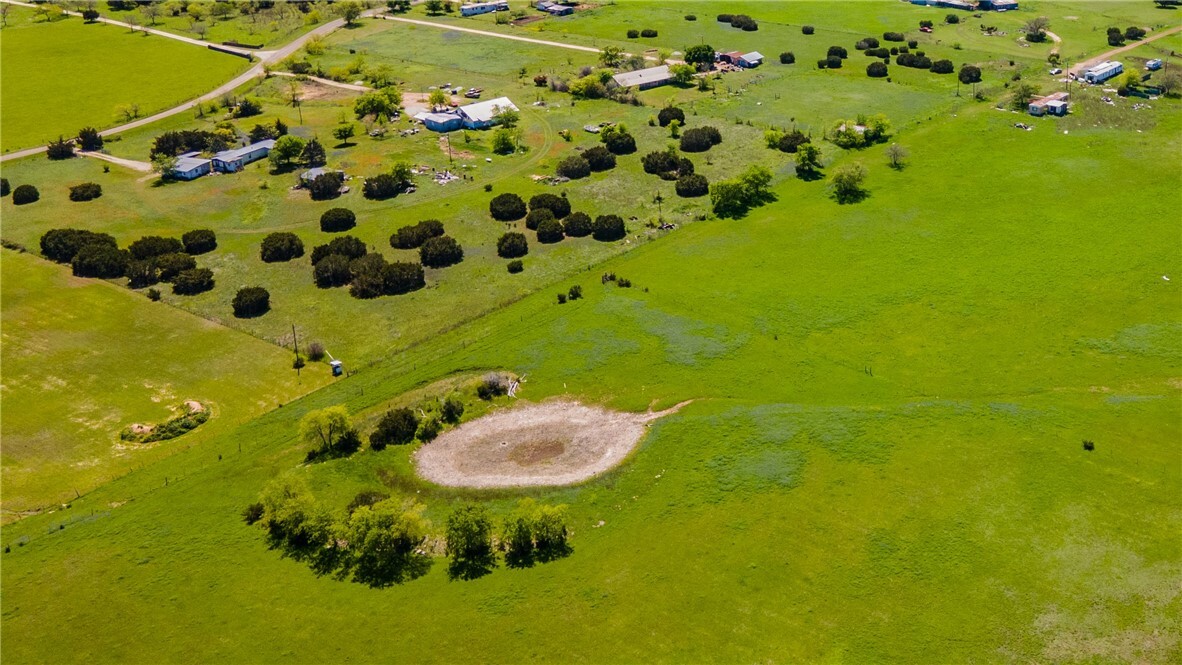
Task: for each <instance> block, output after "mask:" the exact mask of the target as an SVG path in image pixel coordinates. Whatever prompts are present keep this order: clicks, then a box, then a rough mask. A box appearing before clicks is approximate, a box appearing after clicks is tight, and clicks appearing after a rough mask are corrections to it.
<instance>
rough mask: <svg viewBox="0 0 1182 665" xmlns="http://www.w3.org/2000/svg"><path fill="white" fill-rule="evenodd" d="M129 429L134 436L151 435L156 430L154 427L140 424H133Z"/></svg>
mask: <svg viewBox="0 0 1182 665" xmlns="http://www.w3.org/2000/svg"><path fill="white" fill-rule="evenodd" d="M128 429H130V430H131V433H132V434H150V433H151V432H152V430H153V429H154V427H153V426H152V425H143V424H140V423H132V425H131V427H130V428H128Z"/></svg>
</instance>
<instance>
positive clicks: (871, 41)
mask: <svg viewBox="0 0 1182 665" xmlns="http://www.w3.org/2000/svg"><path fill="white" fill-rule="evenodd" d="M862 41H864V42H866V48H878V39H877V38H875V37H867V38H866V39H863V40H862Z"/></svg>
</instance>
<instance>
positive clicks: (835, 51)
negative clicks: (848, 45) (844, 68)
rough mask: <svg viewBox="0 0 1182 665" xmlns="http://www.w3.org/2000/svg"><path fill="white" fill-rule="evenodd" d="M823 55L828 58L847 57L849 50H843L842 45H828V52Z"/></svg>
mask: <svg viewBox="0 0 1182 665" xmlns="http://www.w3.org/2000/svg"><path fill="white" fill-rule="evenodd" d="M825 56H826V57H828V58H832V57H833V56H837V57H838V58H842V59H844V58H848V57H849V52H848V51H846V50H845V47H844V46H830V47H829V52H828V53H826V54H825Z"/></svg>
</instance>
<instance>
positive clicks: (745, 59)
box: [735, 51, 763, 68]
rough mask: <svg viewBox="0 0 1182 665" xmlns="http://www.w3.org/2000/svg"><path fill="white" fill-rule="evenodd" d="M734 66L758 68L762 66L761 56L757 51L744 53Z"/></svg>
mask: <svg viewBox="0 0 1182 665" xmlns="http://www.w3.org/2000/svg"><path fill="white" fill-rule="evenodd" d="M735 64H736V65H738V66H740V67H747V68H750V67H758V66H760V65H762V64H763V54H762V53H760V52H759V51H752V52H750V53H745V54H743V55H741V56H739V57H738V59H737V60H736V61H735Z"/></svg>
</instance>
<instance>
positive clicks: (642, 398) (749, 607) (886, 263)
mask: <svg viewBox="0 0 1182 665" xmlns="http://www.w3.org/2000/svg"><path fill="white" fill-rule="evenodd" d="M1171 104H1173V103H1171ZM1159 116H1160V117H1159V120H1160V121H1159V123H1158V124H1157V126H1156V127H1155V128H1153V129H1152V130H1150V131H1147V132H1144V133H1140V134H1138V133H1136V132H1132V131H1122V130H1114V129H1095V130H1090V131H1079V132H1077V131H1072V132H1070V133H1069V134H1067V135H1064V134H1063V133H1061V132H1059V131H1056V122H1058V121H1056V120H1052V119H1046V120H1039V121H1037V122H1036V129H1035V130H1034V131H1032V132H1026V131H1019V130H1017V129H1014V128H1013V127H1012V126H1011V124H1012V116H1011V115H1010V114H1008V113H1006V114H1003V113H999V112H996V111H993V110H992V109H991V108H990V106H989V105H988V104H982V105H979V106H971V107H967V108H966V109H965V110H964V111H963V112H961V113H958V114H957V117H956V118H945V119H944V120H943V121H941V122H939V123H926V122H925V123H923V124H922V125H920V126H918V127H916V128H914V129H913V130H909V131H908V132H907V133H906V134H905V135H903V136H900V137H899V140H900V142H901V143H903V144H904V145H906V146H907V147H908V148H909V150H910V151H911V158H910V163H909V166H908V167H907V168H905V169H904V170H902V171H899V172H896V171H892V170H891V169H889V168H888V167H887V166H886V164H885V160H884V159H883V158H882V156H881V149H871V150H869V151H866V152H864V153H858V154H847V155H843V156H841V157H840V158H839V159H840V160H841V161H852V160H857V161H861V162H863V163H865V164H866V165H867V166H868V167H869V171H870V176H869V181H868V184H869V187H870V196H869V198H868V199H866V200H865V201H863V202H862V203H859V204H857V205H852V206H840V205H838V204H836V203H835V202H833V201H832V200H830V199H829V198H828V196H827V195H826V193H825V191H824V187H823V184H822V183H804V182H800V181H797V180H794V179H787V180H784V181H782V182H781V183H780V185H779V186H778V187H777V188H776V192H777V195H778V197H779V200H778V202H776V203H774V204H772V205H771V206H769V207H767V208H764V209H761V210H758V211H756V212H754V213H752V214H751V215H750V216H749V217H747V218H745V219H742V220H733V221H707V222H703V223H698V224H693V225H689V226H686V227H684V228H683V229H681V230H679V231H678V232H676V233H673V234H670V236H669V237H667V238H664V239H662V240H660V241H657V242H652V243H648V244H647V245H645V246H643V247H641V248H639V249H637V250H636V251H633V252H629V253H627V254H625V255H624V256H621V257H618V258H615V259H613V260H611V261H609V262H607V263H606V264H603V265H599V266H594V267H593V268H591V269H590V270H586V271H583V272H580V273H579V274H576V275H574V276H572V277H570V278H568V279H565V280H562V281H561V282H560V283H559V284H558V285H556V287H555V288H553V289H547V290H544V291H543V292H541V293H538V294H536V295H532V296H529V297H526V298H525V299H523V300H521V301H520V302H517V303H515V304H513V305H510V306H508V307H505V308H503V309H501V310H500V311H498V312H496V313H493V314H491V315H489V316H486V317H482V318H481V319H479V320H477V321H474V322H472V323H470V324H468V325H465V326H462V327H460V328H458V329H456V330H455V331H452V332H450V333H447V334H444V335H441V336H436V337H433V338H431V339H430V340H428V341H426V342H424V343H422V344H421V345H419V346H418V347H416V348H412V349H410V350H407V351H406V352H404V353H400V354H397V355H392V356H389V357H387V358H385V359H384V360H382V361H381V362H379V363H378V364H375V365H373V366H371V367H366V368H363V369H362V370H361V371H360V372H359V373H357V374H355V375H354V376H353V377H351V378H349V379H347V380H345V381H342V382H340V383H338V384H335V385H334V386H332V387H330V388H327V389H324V390H320V391H318V392H316V393H314V394H312V395H310V396H308V397H306V398H304V399H302V400H299V401H297V402H294V403H290V404H288V405H286V406H285V407H284V408H283V409H280V410H275V411H272V412H270V413H268V414H267V415H265V416H264V417H262V418H260V419H258V420H255V421H253V422H251V423H248V424H246V425H243V426H242V427H240V428H238V429H236V430H235V431H234V432H231V433H228V434H226V435H223V436H219V437H218V438H217V439H216V440H214V441H210V442H208V443H207V444H205V445H202V446H201V447H199V448H193V449H191V450H186V451H184V452H181V453H179V454H177V455H173V456H171V457H169V458H167V459H165V460H161V461H160V462H158V463H156V464H154V465H152V466H151V467H149V468H145V469H143V470H139V471H135V472H133V473H131V474H129V475H127V476H126V477H124V478H122V479H120V480H119V481H117V482H113V483H109V484H107V485H105V486H103V487H101V488H99V489H97V490H96V491H95V492H93V493H92V494H90V495H88V496H86V497H83V499H81V500H79V501H76V502H74V504H73V507H71V508H70V509H69V511H65V512H61V513H55V514H53V515H42V516H36V517H31V518H28V519H25V520H22V521H20V522H18V523H16V524H14V525H10V526H9V527H8V528H6V529H5V533H4V534H3V538H4V544H5V545H16V544H17V543H21V542H24V543H25V544H24V545H23V546H13V547H12V551H11V552H10V553H8V554H5V555H4V556H5V557H6V565H5V567H4V578H3V582H4V591H5V599H6V603H8V604H9V605H8V606H9V607H11V608H14V609H12V610H10V611H8V612H7V613H6V615H5V617H4V619H3V620H4V627H5V630H6V633H7V636H8V637H9V639H7V640H5V642H4V645H3V655H4V657H5V658H6V659H8V660H12V661H13V662H40V661H46V660H56V659H58V658H59V657H60V656H61V655H62V654H70V656H71V657H74V658H77V657H83V658H88V659H92V660H117V661H124V662H126V661H133V662H138V661H143V662H147V661H159V660H169V661H191V660H196V659H200V660H231V661H240V660H251V661H263V662H272V661H279V660H285V659H290V658H295V659H297V660H304V659H307V660H367V659H369V658H372V657H373V654H374V653H377V652H378V651H382V652H390V653H397V654H398V657H399V658H404V659H407V660H414V661H433V662H435V661H439V662H470V661H481V662H487V661H490V660H492V661H526V660H528V661H550V660H554V659H555V657H556V654H561V655H560V656H558V659H561V660H592V661H603V660H610V661H620V662H636V661H646V662H648V661H660V662H685V661H699V660H724V661H736V660H743V661H752V660H771V661H777V660H808V661H821V660H829V661H833V662H893V661H900V660H907V661H916V662H935V661H941V662H943V661H958V662H959V661H968V660H980V659H984V660H1001V661H1014V662H1029V661H1044V662H1075V661H1081V660H1084V661H1086V660H1088V659H1092V660H1099V661H1103V662H1121V661H1150V662H1167V661H1171V660H1175V659H1176V658H1177V657H1178V656H1179V651H1178V649H1179V644H1178V643H1177V642H1176V641H1172V640H1168V639H1155V638H1154V636H1155V635H1156V636H1161V635H1176V634H1177V633H1178V631H1179V629H1180V626H1179V624H1178V619H1177V617H1178V616H1179V610H1180V609H1182V608H1180V607H1179V605H1178V603H1179V601H1178V596H1177V594H1176V593H1175V589H1174V586H1175V584H1174V583H1175V580H1176V579H1177V576H1178V574H1179V573H1180V572H1182V570H1180V568H1179V565H1180V564H1179V554H1180V552H1179V547H1178V543H1177V540H1176V539H1175V538H1174V537H1173V534H1174V533H1176V531H1177V528H1178V526H1179V519H1180V517H1182V513H1180V512H1179V509H1178V499H1177V497H1178V493H1179V490H1180V489H1182V476H1180V474H1179V472H1178V466H1177V464H1176V461H1177V451H1176V441H1177V440H1178V437H1179V435H1182V419H1180V418H1179V412H1178V409H1177V404H1178V398H1179V389H1178V384H1177V377H1178V376H1179V370H1180V369H1182V345H1180V344H1179V343H1178V339H1179V337H1178V333H1179V330H1182V319H1180V317H1179V315H1178V312H1179V308H1178V305H1179V299H1178V295H1177V293H1176V292H1175V288H1176V287H1175V286H1174V284H1176V283H1177V281H1176V275H1177V274H1182V270H1180V269H1182V262H1180V261H1179V258H1178V254H1177V251H1176V243H1174V240H1175V239H1176V223H1175V221H1174V215H1173V214H1172V212H1171V197H1170V196H1169V192H1170V191H1172V190H1173V188H1174V187H1175V186H1176V182H1173V181H1172V180H1171V179H1169V178H1163V179H1160V180H1152V179H1150V180H1146V179H1145V178H1143V177H1142V173H1143V171H1142V169H1140V168H1138V164H1139V162H1140V160H1144V159H1150V160H1154V161H1155V163H1158V164H1172V165H1174V166H1175V167H1176V166H1177V165H1178V155H1179V151H1178V148H1179V143H1178V135H1179V134H1178V132H1179V130H1180V129H1182V123H1180V122H1179V117H1178V115H1177V113H1176V109H1175V108H1174V107H1173V106H1170V107H1168V108H1167V109H1165V110H1160V111H1159ZM950 145H958V146H960V147H961V149H958V150H949V149H948V146H950ZM1031 155H1038V156H1039V159H1031V158H1030V156H1031ZM990 167H992V168H990ZM984 172H988V173H989V174H990V178H989V181H988V182H987V183H986V182H981V180H980V178H978V177H976V176H977V175H979V174H981V173H984ZM950 173H951V174H965V176H966V177H965V178H957V179H950V178H949V177H948V174H950ZM969 176H973V177H969ZM1064 183H1069V189H1068V190H1067V191H1065V190H1064V188H1063V184H1064ZM1134 189H1135V190H1136V191H1139V192H1142V194H1143V197H1142V198H1141V201H1142V202H1143V205H1142V206H1141V207H1139V209H1138V211H1137V214H1135V215H1130V216H1125V217H1120V218H1115V217H1114V216H1112V215H1111V214H1108V211H1109V209H1110V205H1111V201H1112V199H1111V192H1112V191H1114V190H1115V191H1131V190H1134ZM605 270H612V271H614V272H616V273H617V274H620V275H625V276H627V277H629V278H630V279H632V280H633V282H634V284H635V287H634V288H633V289H631V290H624V289H619V288H616V287H612V286H607V287H604V286H601V285H600V283H599V275H600V273H602V272H603V271H605ZM1163 275H1166V276H1170V277H1175V279H1173V280H1171V281H1166V280H1164V279H1163V278H1162V277H1163ZM576 283H577V284H581V285H582V286H583V288H584V289H585V292H586V294H587V295H586V297H585V299H584V300H582V301H578V302H575V303H569V304H567V305H563V306H559V305H557V304H555V303H554V300H553V293H552V292H553V291H556V290H557V288H559V287H562V288H565V287H566V286H568V285H570V284H576ZM497 367H504V368H508V369H512V370H514V371H517V372H519V373H525V374H527V376H528V377H529V379H528V381H527V383H526V384H525V389H524V391H523V397H525V398H528V399H543V398H545V397H547V396H551V395H560V394H571V395H576V396H579V397H581V398H583V399H586V400H588V401H591V402H596V403H605V404H609V405H612V406H615V407H618V408H624V409H630V410H639V409H644V408H646V407H648V406H649V405H650V404H655V405H656V406H658V407H660V406H665V405H668V404H671V403H673V402H676V401H680V400H683V399H694V400H696V401H695V402H694V403H693V404H691V405H690V406H689V407H687V408H686V409H685V410H683V411H682V412H681V413H679V414H678V415H676V416H672V417H670V418H668V419H667V420H665V421H662V422H660V423H658V424H657V425H656V426H655V427H654V429H653V432H652V434H651V435H650V436H649V437H648V439H647V440H646V441H645V443H644V444H643V445H642V447H641V449H640V450H639V451H638V452H637V453H636V454H635V456H634V458H633V459H632V460H631V461H630V462H628V463H627V464H625V465H624V466H623V467H621V468H620V469H619V470H618V471H615V472H613V473H611V474H609V475H608V476H607V477H605V478H603V479H601V480H597V481H593V482H590V483H588V484H586V485H584V486H581V487H577V488H570V489H561V490H553V491H532V492H530V493H529V494H531V495H533V496H537V497H539V498H541V499H543V500H546V501H552V502H563V503H568V504H570V506H571V511H572V512H571V526H572V530H573V535H572V543H573V544H574V548H575V551H574V554H573V555H572V556H571V557H569V558H567V559H564V560H561V561H559V562H555V563H550V564H545V565H542V566H539V567H536V568H533V569H529V570H522V571H511V570H505V569H498V570H496V571H494V572H493V573H492V574H491V575H489V576H487V577H485V578H482V579H480V580H477V581H473V582H448V581H447V577H446V575H445V573H444V571H443V567H444V566H443V565H442V564H441V563H437V564H436V566H435V567H434V569H433V570H432V571H431V573H429V574H428V575H427V576H426V577H425V578H423V579H420V580H417V581H415V582H412V583H408V584H406V585H404V586H400V587H395V588H391V589H386V590H372V589H368V588H366V587H363V586H360V585H357V584H353V583H348V582H340V581H336V580H333V579H330V578H327V577H323V578H318V577H316V576H315V575H314V574H313V573H312V572H311V571H309V570H308V568H307V567H306V566H305V565H303V564H301V563H298V562H294V561H290V560H286V559H283V558H282V557H281V556H280V555H279V553H278V552H274V551H268V550H267V549H266V547H265V545H264V542H263V538H262V534H261V533H260V532H259V531H258V530H257V529H254V528H250V527H247V526H245V525H244V524H243V523H242V522H241V520H240V518H239V517H238V512H239V511H240V510H241V508H242V506H244V505H245V504H246V503H248V502H250V501H252V500H253V498H254V497H255V496H256V495H257V493H258V491H259V489H260V488H261V487H262V485H263V484H265V483H266V482H267V481H268V480H269V479H270V478H272V477H274V476H275V475H277V474H281V473H297V474H302V475H306V476H308V477H309V480H310V482H311V484H312V487H313V488H314V490H315V491H316V492H317V493H318V495H320V496H321V497H322V498H323V499H324V500H325V501H327V502H328V503H329V504H330V505H332V506H334V507H336V508H337V509H340V508H341V507H342V506H343V505H344V503H345V502H346V501H347V499H348V497H349V495H350V494H351V493H352V491H355V490H356V489H360V488H381V487H383V486H385V487H386V488H387V491H391V490H394V491H398V492H403V493H406V494H407V495H410V496H415V497H417V498H418V499H419V500H421V501H425V502H427V503H428V505H429V512H428V514H429V516H430V517H431V518H432V519H433V520H434V521H435V523H436V524H437V525H438V524H439V523H441V522H442V519H443V518H444V516H445V515H446V513H447V511H448V509H449V507H450V506H452V505H454V503H455V501H456V500H458V499H459V498H462V497H465V496H478V497H479V496H484V495H480V494H476V495H472V494H468V493H463V492H454V491H444V490H440V489H437V488H432V487H429V486H424V484H422V483H421V482H419V481H417V480H415V479H414V478H413V476H412V475H411V474H410V470H409V469H410V467H409V464H408V462H407V457H408V454H409V450H407V449H388V450H386V451H384V452H382V453H378V454H375V453H372V452H368V451H363V452H361V453H358V454H357V455H355V456H354V457H353V458H351V459H347V460H339V461H335V462H329V463H325V464H319V465H314V466H311V467H300V466H299V463H300V461H301V460H302V458H303V450H302V447H301V446H300V444H299V443H298V442H297V439H296V426H297V423H298V420H299V418H300V416H301V415H302V414H303V413H306V412H307V411H308V410H310V409H312V408H319V407H323V406H327V405H330V404H336V403H344V404H346V405H348V406H349V407H350V409H351V410H352V411H353V412H355V413H360V414H374V413H377V412H380V410H381V409H382V408H384V406H385V405H386V404H388V403H389V402H391V401H393V400H397V399H398V396H399V395H400V394H402V393H403V392H405V391H407V390H410V389H413V388H415V387H417V386H423V385H426V384H429V383H430V382H432V381H435V380H437V379H440V378H442V377H446V376H448V375H449V374H451V373H453V372H457V371H462V372H479V371H482V370H483V369H485V368H497ZM1084 439H1088V440H1092V441H1095V443H1096V450H1095V451H1093V452H1085V451H1084V450H1083V449H1082V447H1081V441H1082V440H1084ZM239 444H241V445H242V448H241V452H239V448H238V446H239ZM219 456H221V458H220V459H219ZM166 477H167V478H169V479H170V480H169V482H168V484H167V486H165V478H166ZM486 498H487V500H488V501H489V503H490V505H492V506H493V507H494V508H495V509H496V510H498V511H501V510H505V509H507V508H508V507H509V506H510V505H511V504H512V502H513V500H514V499H515V496H514V494H513V493H511V492H505V493H498V494H492V495H487V496H486ZM129 499H132V500H130V501H128V500H129ZM121 501H128V502H127V503H125V504H122V505H120V506H119V507H116V508H112V507H111V505H112V504H117V503H119V502H121ZM601 521H602V525H601V524H600V523H601ZM59 527H64V528H60V529H59ZM25 538H27V541H24V540H23V539H25ZM79 579H85V580H87V582H86V583H85V584H81V583H78V582H76V580H79ZM100 601H101V602H100ZM146 606H150V607H151V608H152V611H150V612H147V611H144V610H143V608H144V607H146ZM129 616H131V617H134V621H129V620H128V619H127V617H129ZM373 616H380V617H382V621H383V622H384V623H387V624H389V625H393V626H397V627H398V628H397V630H393V631H377V632H375V630H374V627H373V625H372V622H370V621H368V620H363V617H365V618H368V617H373ZM243 617H249V620H243ZM325 631H331V632H332V634H333V635H335V636H336V637H335V639H333V640H331V641H325V640H324V639H323V638H322V636H323V634H324V633H325ZM145 635H151V636H152V638H151V639H147V638H146V637H144V636H145Z"/></svg>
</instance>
